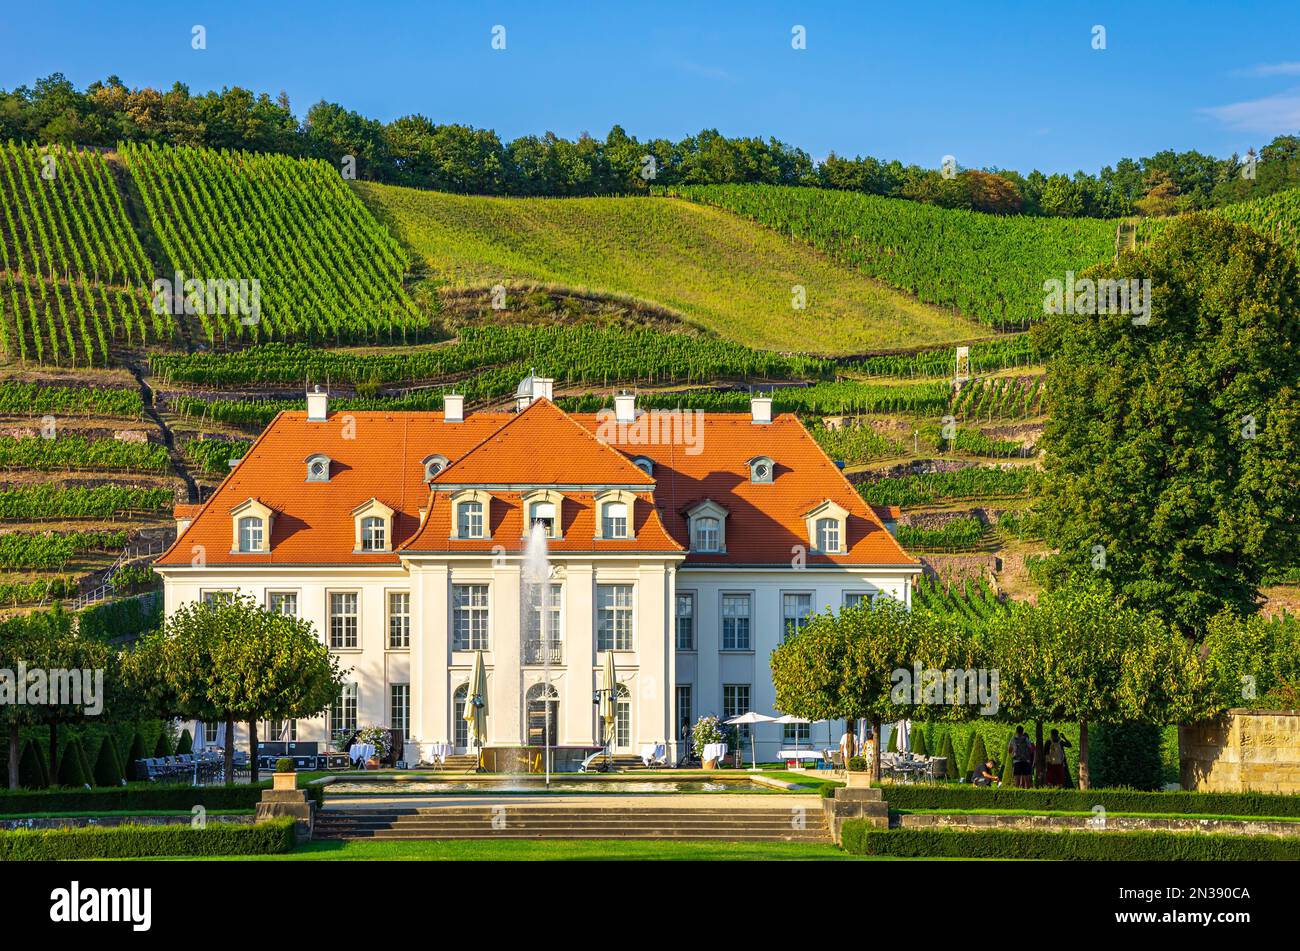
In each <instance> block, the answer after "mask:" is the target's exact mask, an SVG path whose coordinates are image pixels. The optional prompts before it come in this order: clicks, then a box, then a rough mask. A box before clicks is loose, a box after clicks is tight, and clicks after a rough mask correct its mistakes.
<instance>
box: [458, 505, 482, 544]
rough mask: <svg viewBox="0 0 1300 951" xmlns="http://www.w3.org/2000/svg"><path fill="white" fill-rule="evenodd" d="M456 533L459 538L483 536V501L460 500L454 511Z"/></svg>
mask: <svg viewBox="0 0 1300 951" xmlns="http://www.w3.org/2000/svg"><path fill="white" fill-rule="evenodd" d="M456 533H457V534H458V535H460V537H461V538H482V537H483V503H482V502H461V503H460V506H459V509H458V511H457V513H456Z"/></svg>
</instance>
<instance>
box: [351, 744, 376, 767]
mask: <svg viewBox="0 0 1300 951" xmlns="http://www.w3.org/2000/svg"><path fill="white" fill-rule="evenodd" d="M374 755H375V744H373V743H353V744H352V745H351V746H349V747H348V759H350V760H352V762H354V763H355V762H356V761H357V760H361V762H363V763H364V762H366V761H368V760H369V759H370V757H372V756H374Z"/></svg>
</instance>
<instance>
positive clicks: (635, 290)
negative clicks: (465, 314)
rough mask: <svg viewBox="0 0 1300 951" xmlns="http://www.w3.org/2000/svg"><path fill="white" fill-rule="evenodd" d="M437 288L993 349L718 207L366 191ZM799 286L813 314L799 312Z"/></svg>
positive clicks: (857, 340) (840, 337) (852, 338)
mask: <svg viewBox="0 0 1300 951" xmlns="http://www.w3.org/2000/svg"><path fill="white" fill-rule="evenodd" d="M356 187H357V189H358V190H359V192H360V194H361V195H362V197H363V198H364V199H365V201H366V202H367V203H368V204H369V205H370V206H371V207H372V208H375V209H376V210H377V212H378V213H379V215H380V217H381V218H385V219H387V220H388V221H389V222H390V223H391V224H392V225H393V226H394V227H395V228H396V229H397V232H398V234H399V236H400V237H401V239H402V240H403V241H404V242H405V243H406V244H407V246H408V247H409V248H410V249H411V250H412V251H413V252H414V253H415V254H417V255H419V256H420V257H422V258H423V259H424V261H425V263H426V265H427V267H428V268H429V270H430V272H431V273H432V274H434V275H435V276H437V277H439V278H442V279H443V280H445V281H447V282H448V283H449V284H451V285H453V286H457V287H478V286H482V287H485V288H486V287H490V286H491V285H493V284H496V283H498V282H500V283H504V284H506V285H507V287H508V286H509V282H510V281H527V282H541V283H545V284H554V285H563V286H566V287H570V288H575V289H580V290H583V291H588V292H595V293H608V294H614V295H620V296H624V297H630V298H634V299H637V300H640V301H645V302H648V303H650V304H653V305H658V306H660V307H664V308H667V309H668V310H670V311H673V312H675V313H677V314H679V315H681V316H682V317H683V318H685V319H686V320H688V321H690V322H691V323H694V324H696V325H698V326H700V327H703V328H705V329H708V330H712V331H714V332H716V333H718V334H720V335H722V336H725V337H728V338H731V339H733V340H737V341H740V342H742V343H745V344H748V345H750V346H755V347H765V348H769V349H774V350H787V351H801V352H809V353H828V354H829V353H856V352H863V351H868V350H879V349H887V348H896V347H916V346H924V345H928V344H941V343H948V342H952V341H958V340H969V339H972V338H976V337H981V336H986V335H987V333H988V329H987V328H985V327H981V326H979V325H978V324H975V323H974V322H972V321H969V320H966V319H965V318H962V317H958V316H954V315H952V314H950V313H948V312H946V311H943V310H940V309H938V308H935V307H931V306H929V305H927V304H922V303H920V302H919V301H916V300H913V299H912V298H910V297H908V296H906V295H904V294H902V293H899V292H897V291H894V290H892V289H890V288H888V287H886V286H884V285H883V284H879V283H876V282H875V281H873V280H871V279H869V278H867V277H864V276H863V275H861V274H860V273H857V272H855V271H851V270H849V269H848V268H844V267H841V266H840V265H838V264H836V263H834V262H833V261H831V260H830V259H829V258H828V257H826V256H825V255H823V254H821V253H820V252H818V251H816V250H815V249H813V248H811V247H809V246H807V245H805V244H802V243H799V242H793V241H789V240H787V239H785V238H783V237H781V236H780V235H778V234H776V233H775V232H773V231H770V230H768V229H766V228H763V227H762V226H760V225H757V224H754V223H753V222H750V221H747V220H745V219H743V218H740V217H739V216H737V215H733V214H731V213H730V212H726V211H722V210H719V209H716V208H712V207H708V206H704V205H697V204H691V203H689V202H684V201H679V200H676V199H667V198H486V197H478V196H464V195H450V194H445V193H442V192H428V191H420V190H416V189H410V188H399V187H396V186H390V185H377V184H372V183H362V182H357V183H356ZM796 286H798V287H803V288H804V289H805V291H806V293H807V306H806V308H805V309H802V310H797V309H795V308H794V307H793V306H792V299H793V295H794V293H795V291H794V288H795V287H796Z"/></svg>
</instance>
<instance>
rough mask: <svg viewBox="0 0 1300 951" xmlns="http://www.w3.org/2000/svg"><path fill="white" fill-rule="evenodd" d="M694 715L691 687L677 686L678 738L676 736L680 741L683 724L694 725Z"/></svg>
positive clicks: (676, 726) (686, 685)
mask: <svg viewBox="0 0 1300 951" xmlns="http://www.w3.org/2000/svg"><path fill="white" fill-rule="evenodd" d="M692 713H693V711H692V709H691V685H690V684H678V685H677V720H676V724H675V729H676V730H677V736H676V738H677V739H679V740H680V739H681V738H682V724H683V723H689V724H692V725H694V722H695V720H694V717H693V716H692Z"/></svg>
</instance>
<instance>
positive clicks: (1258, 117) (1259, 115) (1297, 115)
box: [1199, 89, 1300, 135]
mask: <svg viewBox="0 0 1300 951" xmlns="http://www.w3.org/2000/svg"><path fill="white" fill-rule="evenodd" d="M1199 111H1200V112H1202V113H1204V114H1205V115H1207V116H1210V117H1212V118H1214V119H1218V120H1219V121H1220V122H1222V123H1223V124H1224V125H1226V126H1228V127H1229V128H1231V129H1236V130H1238V131H1240V132H1256V133H1260V134H1263V135H1276V134H1278V133H1281V132H1294V131H1296V130H1297V129H1300V90H1297V89H1289V90H1287V91H1286V92H1280V93H1276V94H1274V95H1272V96H1265V97H1264V98H1262V99H1247V100H1246V101H1244V102H1233V103H1229V104H1228V105H1226V106H1207V107H1205V108H1203V109H1201V110H1199Z"/></svg>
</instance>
